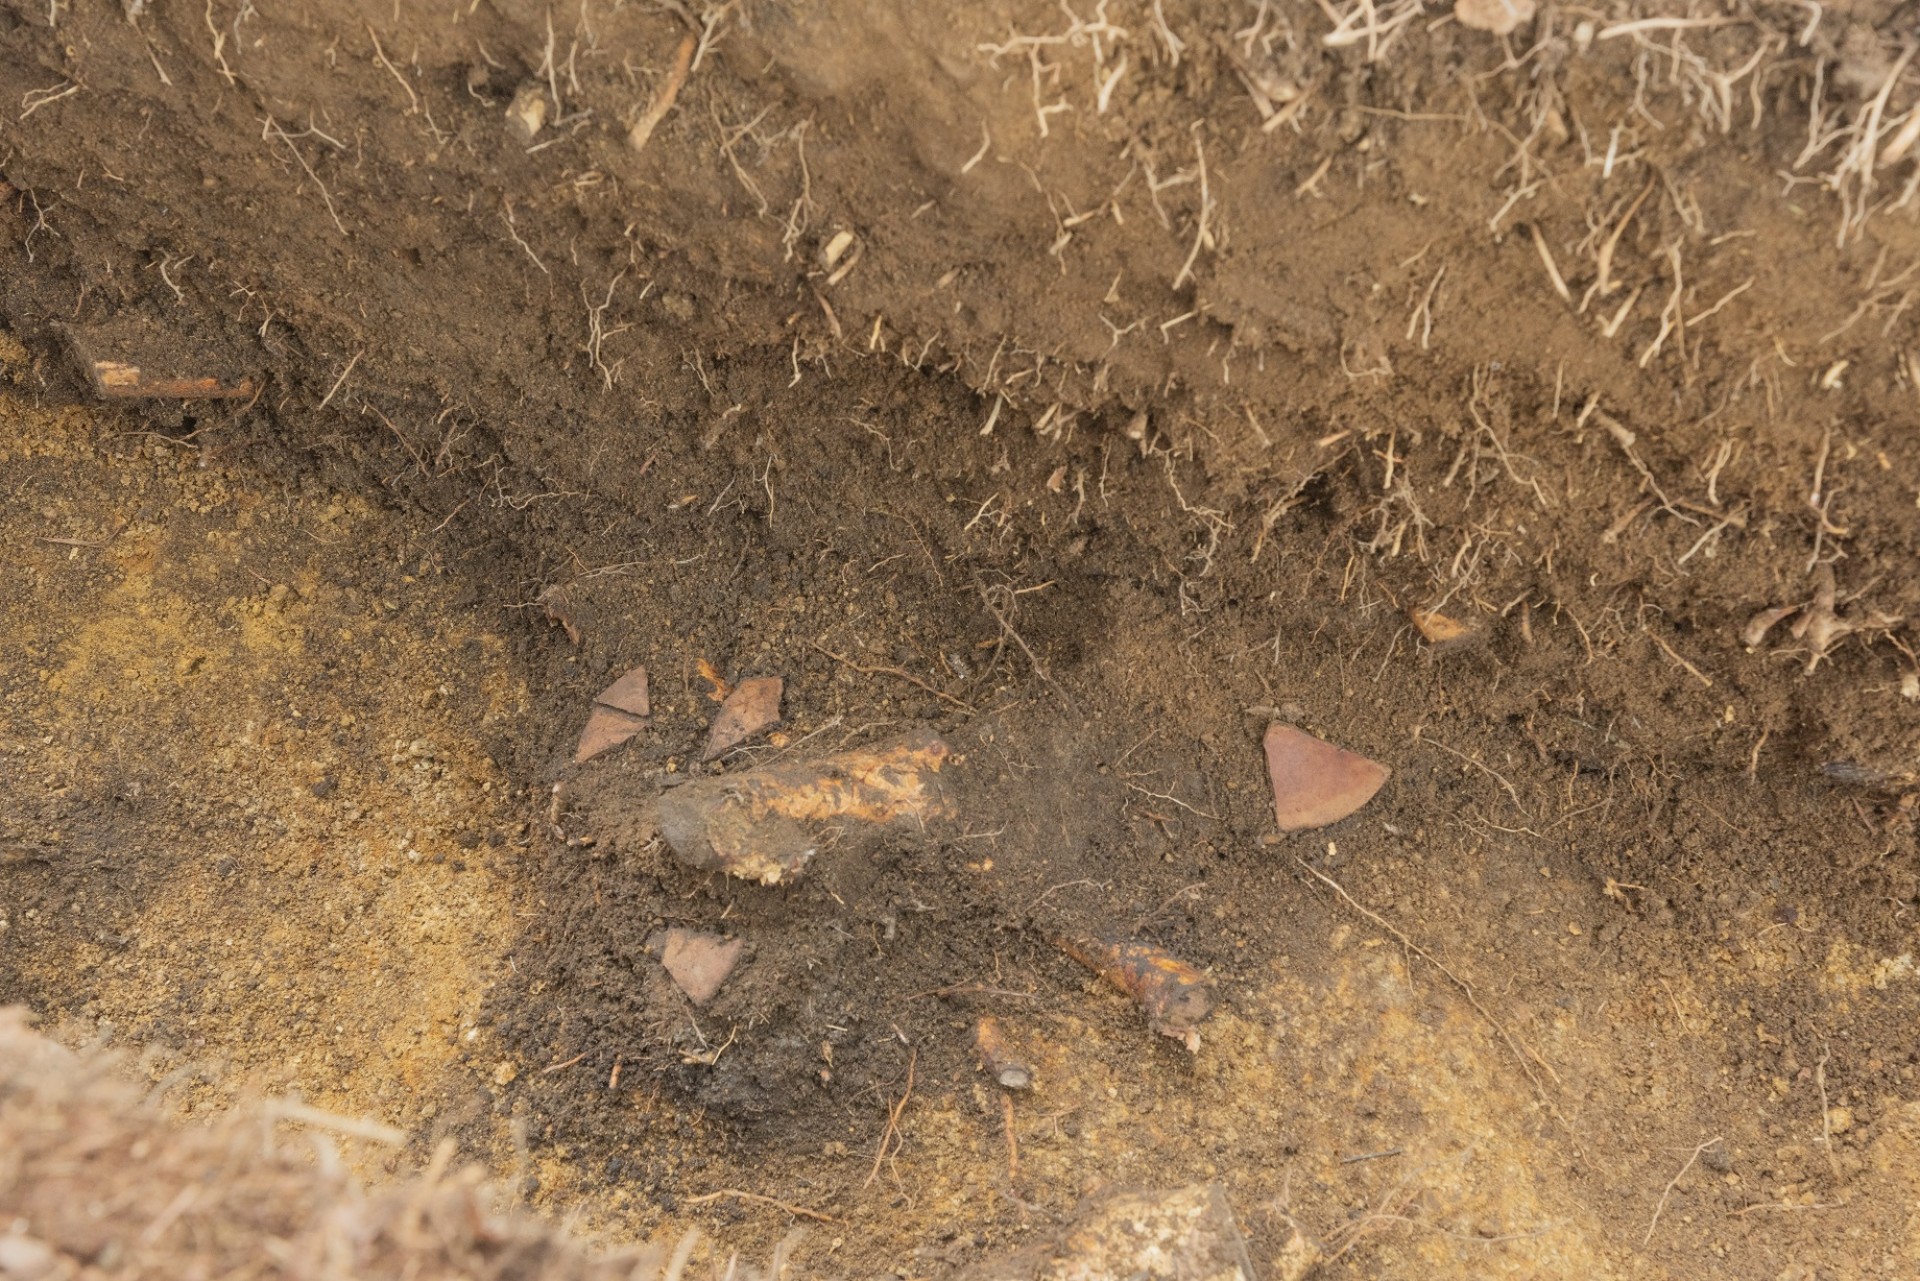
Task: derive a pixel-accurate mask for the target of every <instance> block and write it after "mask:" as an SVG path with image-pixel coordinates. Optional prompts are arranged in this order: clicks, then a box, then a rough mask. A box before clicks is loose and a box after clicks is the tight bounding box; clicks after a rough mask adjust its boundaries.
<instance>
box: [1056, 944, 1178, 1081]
mask: <svg viewBox="0 0 1920 1281" xmlns="http://www.w3.org/2000/svg"><path fill="white" fill-rule="evenodd" d="M1055 942H1056V943H1057V944H1058V945H1059V947H1060V950H1061V951H1063V952H1065V953H1066V954H1067V955H1068V956H1071V957H1072V958H1073V959H1074V960H1076V961H1078V962H1080V964H1082V965H1084V966H1086V967H1087V968H1088V969H1090V970H1092V971H1093V972H1094V973H1095V974H1098V975H1099V976H1100V977H1101V978H1103V979H1105V980H1107V982H1109V983H1111V984H1113V985H1114V986H1115V987H1117V988H1119V989H1120V990H1121V991H1122V992H1125V993H1126V994H1127V995H1128V996H1130V997H1132V998H1133V999H1134V1001H1135V1003H1136V1004H1138V1005H1139V1006H1140V1009H1141V1010H1142V1011H1143V1012H1144V1013H1145V1014H1146V1016H1147V1026H1148V1027H1150V1028H1152V1029H1153V1030H1154V1031H1156V1032H1158V1033H1159V1034H1160V1035H1161V1036H1167V1037H1172V1038H1173V1039H1174V1040H1176V1041H1178V1042H1180V1043H1181V1044H1182V1045H1184V1046H1186V1047H1187V1049H1188V1050H1190V1051H1193V1052H1195V1053H1197V1052H1198V1051H1199V1049H1200V1031H1199V1025H1200V1023H1201V1022H1202V1021H1203V1020H1205V1019H1206V1017H1207V1015H1209V1014H1211V1013H1213V983H1212V982H1211V981H1210V980H1209V979H1208V978H1207V976H1206V975H1204V974H1202V973H1201V972H1200V971H1199V970H1196V969H1195V968H1193V966H1191V965H1188V964H1187V963H1186V962H1185V961H1182V960H1180V959H1179V958H1178V957H1175V956H1173V955H1171V954H1169V953H1168V952H1166V951H1165V950H1163V949H1161V948H1158V947H1155V946H1154V945H1153V944H1151V943H1143V942H1141V941H1140V940H1138V939H1088V938H1062V939H1057V940H1055Z"/></svg>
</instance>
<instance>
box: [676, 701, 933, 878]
mask: <svg viewBox="0 0 1920 1281" xmlns="http://www.w3.org/2000/svg"><path fill="white" fill-rule="evenodd" d="M947 757H948V750H947V745H946V744H945V743H944V742H942V741H941V740H940V739H938V738H936V737H934V736H933V735H932V734H928V733H919V734H912V735H908V736H907V737H905V738H900V739H895V740H894V741H893V742H891V743H888V744H885V745H882V746H880V747H873V748H867V749H864V750H861V751H854V752H841V753H839V754H837V755H833V756H822V757H816V758H815V759H813V760H806V761H783V762H780V763H778V764H774V765H766V766H762V767H761V768H759V769H751V770H745V771H743V772H741V773H739V774H727V775H722V776H719V777H712V778H702V779H696V780H695V781H693V782H691V783H684V784H682V785H681V786H679V787H676V788H674V789H673V790H671V791H669V792H668V793H666V795H664V796H662V797H661V798H660V834H661V835H662V836H664V837H665V838H666V840H667V844H668V845H670V846H671V847H672V848H673V852H674V853H675V854H676V855H678V856H679V857H680V860H681V861H682V862H685V863H689V864H692V865H693V866H694V867H698V868H704V869H707V870H709V871H716V872H725V873H726V874H727V875H729V876H737V877H740V878H741V879H742V880H748V881H758V882H760V883H761V884H762V885H779V884H781V883H783V882H790V881H792V880H793V879H794V878H795V877H796V876H798V875H799V874H800V872H801V869H803V868H804V867H806V865H807V862H808V861H809V860H810V859H812V857H813V855H814V852H815V850H816V849H817V848H818V836H819V833H820V831H821V830H822V829H824V828H825V827H826V826H827V825H828V824H831V825H833V826H834V827H836V828H838V829H840V835H839V836H838V838H837V846H838V848H839V849H841V850H846V849H848V848H850V847H855V846H858V845H860V844H861V843H862V838H863V835H870V834H874V833H877V832H878V831H880V830H882V829H886V828H908V829H924V828H925V827H926V826H927V825H928V824H930V823H932V822H934V821H936V820H940V819H946V818H950V817H952V816H953V814H954V805H953V802H952V800H951V798H950V797H949V795H948V789H947V787H946V785H945V783H944V780H942V779H941V777H940V769H941V767H942V766H943V765H945V764H946V762H947Z"/></svg>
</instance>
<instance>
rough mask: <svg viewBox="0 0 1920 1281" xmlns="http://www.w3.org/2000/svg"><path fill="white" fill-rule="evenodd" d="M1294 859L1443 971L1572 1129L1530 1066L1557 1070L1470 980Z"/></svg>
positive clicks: (1554, 1077) (1327, 878) (1550, 1071)
mask: <svg viewBox="0 0 1920 1281" xmlns="http://www.w3.org/2000/svg"><path fill="white" fill-rule="evenodd" d="M1293 861H1294V862H1296V863H1298V864H1299V865H1300V869H1301V870H1302V871H1304V872H1306V873H1307V874H1308V875H1310V876H1312V877H1313V878H1314V879H1316V880H1318V881H1320V882H1322V883H1324V884H1325V885H1326V886H1327V887H1328V888H1330V889H1331V890H1332V891H1333V892H1334V893H1335V894H1338V895H1339V896H1340V897H1341V898H1342V899H1344V900H1345V901H1346V904H1347V906H1348V907H1351V908H1352V909H1353V910H1354V911H1356V912H1358V913H1360V915H1362V916H1364V917H1366V918H1367V919H1368V920H1369V921H1372V922H1373V923H1374V924H1375V925H1377V926H1379V927H1380V928H1381V929H1383V930H1385V931H1386V932H1387V933H1389V934H1391V935H1393V937H1394V938H1396V939H1398V940H1399V941H1400V946H1402V947H1404V948H1406V949H1407V950H1408V951H1409V952H1412V953H1413V954H1414V955H1415V956H1417V957H1419V958H1420V959H1421V960H1423V961H1425V962H1426V963H1427V964H1428V965H1431V966H1432V967H1433V968H1434V969H1436V970H1439V971H1440V972H1441V973H1442V974H1444V975H1446V976H1447V978H1448V979H1449V980H1450V981H1451V982H1452V983H1453V985H1454V986H1455V987H1457V988H1459V989H1460V992H1461V994H1462V995H1463V996H1465V997H1466V998H1467V1003H1468V1004H1469V1005H1471V1006H1473V1008H1474V1011H1475V1012H1476V1013H1478V1014H1479V1015H1480V1017H1481V1018H1483V1019H1485V1020H1486V1021H1487V1023H1488V1025H1489V1026H1490V1027H1492V1028H1493V1030H1494V1031H1496V1032H1498V1033H1499V1034H1500V1036H1501V1039H1502V1040H1504V1041H1505V1042H1506V1043H1507V1048H1508V1049H1509V1050H1511V1051H1512V1052H1513V1054H1514V1057H1515V1058H1517V1059H1518V1060H1519V1062H1520V1070H1521V1071H1522V1072H1525V1073H1526V1074H1527V1080H1528V1081H1530V1082H1531V1083H1532V1084H1533V1088H1534V1090H1535V1092H1536V1093H1538V1094H1539V1096H1540V1101H1541V1102H1542V1103H1544V1104H1545V1105H1546V1107H1547V1110H1548V1111H1549V1112H1551V1113H1553V1116H1554V1119H1555V1120H1557V1121H1559V1122H1560V1124H1561V1125H1563V1126H1566V1128H1567V1130H1568V1132H1569V1133H1571V1132H1572V1130H1573V1127H1572V1126H1571V1125H1569V1124H1568V1123H1567V1119H1566V1118H1565V1117H1563V1116H1561V1115H1560V1109H1559V1108H1557V1107H1555V1106H1554V1104H1553V1100H1552V1099H1551V1098H1549V1097H1548V1095H1547V1087H1546V1086H1545V1085H1544V1084H1543V1083H1542V1082H1541V1080H1540V1077H1539V1075H1538V1074H1537V1073H1536V1072H1535V1071H1534V1070H1533V1065H1534V1064H1535V1063H1537V1064H1539V1065H1540V1068H1541V1070H1542V1071H1544V1072H1545V1073H1546V1074H1547V1075H1548V1076H1549V1077H1551V1078H1552V1080H1553V1083H1554V1084H1555V1085H1559V1084H1560V1074H1559V1073H1558V1072H1555V1071H1554V1070H1553V1066H1552V1065H1551V1064H1549V1063H1548V1062H1547V1061H1546V1060H1545V1059H1543V1058H1541V1057H1540V1056H1539V1055H1537V1054H1535V1053H1534V1052H1533V1050H1532V1049H1530V1048H1529V1047H1528V1046H1527V1044H1526V1043H1525V1042H1524V1041H1522V1040H1520V1038H1518V1037H1516V1036H1515V1035H1514V1034H1513V1033H1511V1032H1509V1031H1507V1028H1506V1025H1505V1024H1504V1023H1502V1022H1501V1021H1500V1020H1499V1019H1497V1018H1495V1017H1494V1016H1493V1011H1491V1010H1489V1009H1488V1008H1487V1007H1486V1006H1485V1005H1484V1004H1482V1003H1481V1001H1480V996H1479V994H1478V993H1476V992H1475V991H1474V990H1473V984H1471V983H1469V982H1467V981H1466V980H1465V979H1463V978H1461V977H1460V976H1459V975H1458V974H1455V973H1454V972H1453V971H1452V970H1450V969H1448V968H1447V966H1446V964H1445V963H1444V962H1443V961H1441V960H1440V958H1439V957H1437V956H1435V955H1434V954H1433V953H1431V952H1429V951H1427V949H1425V948H1423V947H1421V946H1420V945H1419V944H1418V943H1415V942H1414V941H1413V940H1412V939H1411V938H1408V937H1407V935H1406V933H1405V931H1403V930H1401V929H1400V928H1399V927H1397V926H1395V925H1394V924H1393V923H1392V922H1390V921H1388V920H1387V919H1386V918H1385V917H1384V916H1381V915H1380V914H1379V913H1378V912H1375V911H1373V910H1372V909H1371V908H1368V907H1365V906H1363V905H1362V904H1361V903H1360V901H1359V900H1358V899H1356V898H1354V897H1353V895H1351V894H1349V893H1347V890H1346V887H1345V886H1343V885H1341V884H1340V882H1338V881H1336V880H1334V879H1333V878H1332V877H1331V876H1328V875H1327V874H1326V873H1325V872H1322V871H1321V870H1320V869H1318V868H1316V867H1313V866H1312V865H1310V864H1309V863H1308V862H1307V861H1306V860H1305V859H1303V858H1301V857H1300V856H1299V855H1298V854H1295V855H1294V856H1293Z"/></svg>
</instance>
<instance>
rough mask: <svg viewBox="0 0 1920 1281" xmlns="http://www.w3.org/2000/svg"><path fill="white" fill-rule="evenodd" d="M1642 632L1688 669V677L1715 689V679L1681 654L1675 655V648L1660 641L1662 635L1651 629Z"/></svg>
mask: <svg viewBox="0 0 1920 1281" xmlns="http://www.w3.org/2000/svg"><path fill="white" fill-rule="evenodd" d="M1640 630H1641V631H1643V632H1645V633H1646V634H1647V637H1648V638H1649V639H1650V640H1652V641H1653V643H1654V644H1656V645H1658V646H1659V647H1660V648H1661V649H1663V650H1665V651H1666V654H1667V657H1668V658H1671V659H1672V660H1673V661H1674V662H1676V663H1678V664H1680V666H1682V667H1684V668H1686V669H1687V675H1689V676H1691V677H1693V679H1695V680H1697V681H1699V682H1700V683H1701V684H1702V685H1705V686H1706V687H1707V688H1708V689H1712V688H1713V677H1711V676H1709V675H1707V674H1706V673H1705V672H1703V671H1701V670H1700V669H1699V668H1697V667H1695V666H1694V665H1693V664H1692V663H1689V662H1688V661H1687V660H1686V659H1684V658H1682V657H1680V655H1679V654H1677V653H1675V652H1674V648H1673V646H1671V645H1669V644H1667V642H1666V641H1664V640H1662V639H1660V633H1658V632H1656V631H1654V630H1653V629H1652V628H1651V627H1642V628H1641V629H1640Z"/></svg>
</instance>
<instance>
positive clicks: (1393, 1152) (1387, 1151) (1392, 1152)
mask: <svg viewBox="0 0 1920 1281" xmlns="http://www.w3.org/2000/svg"><path fill="white" fill-rule="evenodd" d="M1405 1151H1406V1149H1405V1148H1383V1149H1381V1150H1380V1151H1378V1152H1362V1153H1360V1154H1359V1155H1357V1156H1343V1157H1341V1158H1340V1164H1341V1165H1358V1164H1360V1163H1361V1162H1362V1161H1378V1160H1380V1159H1381V1158H1382V1157H1389V1156H1399V1155H1401V1154H1402V1153H1404V1152H1405Z"/></svg>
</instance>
